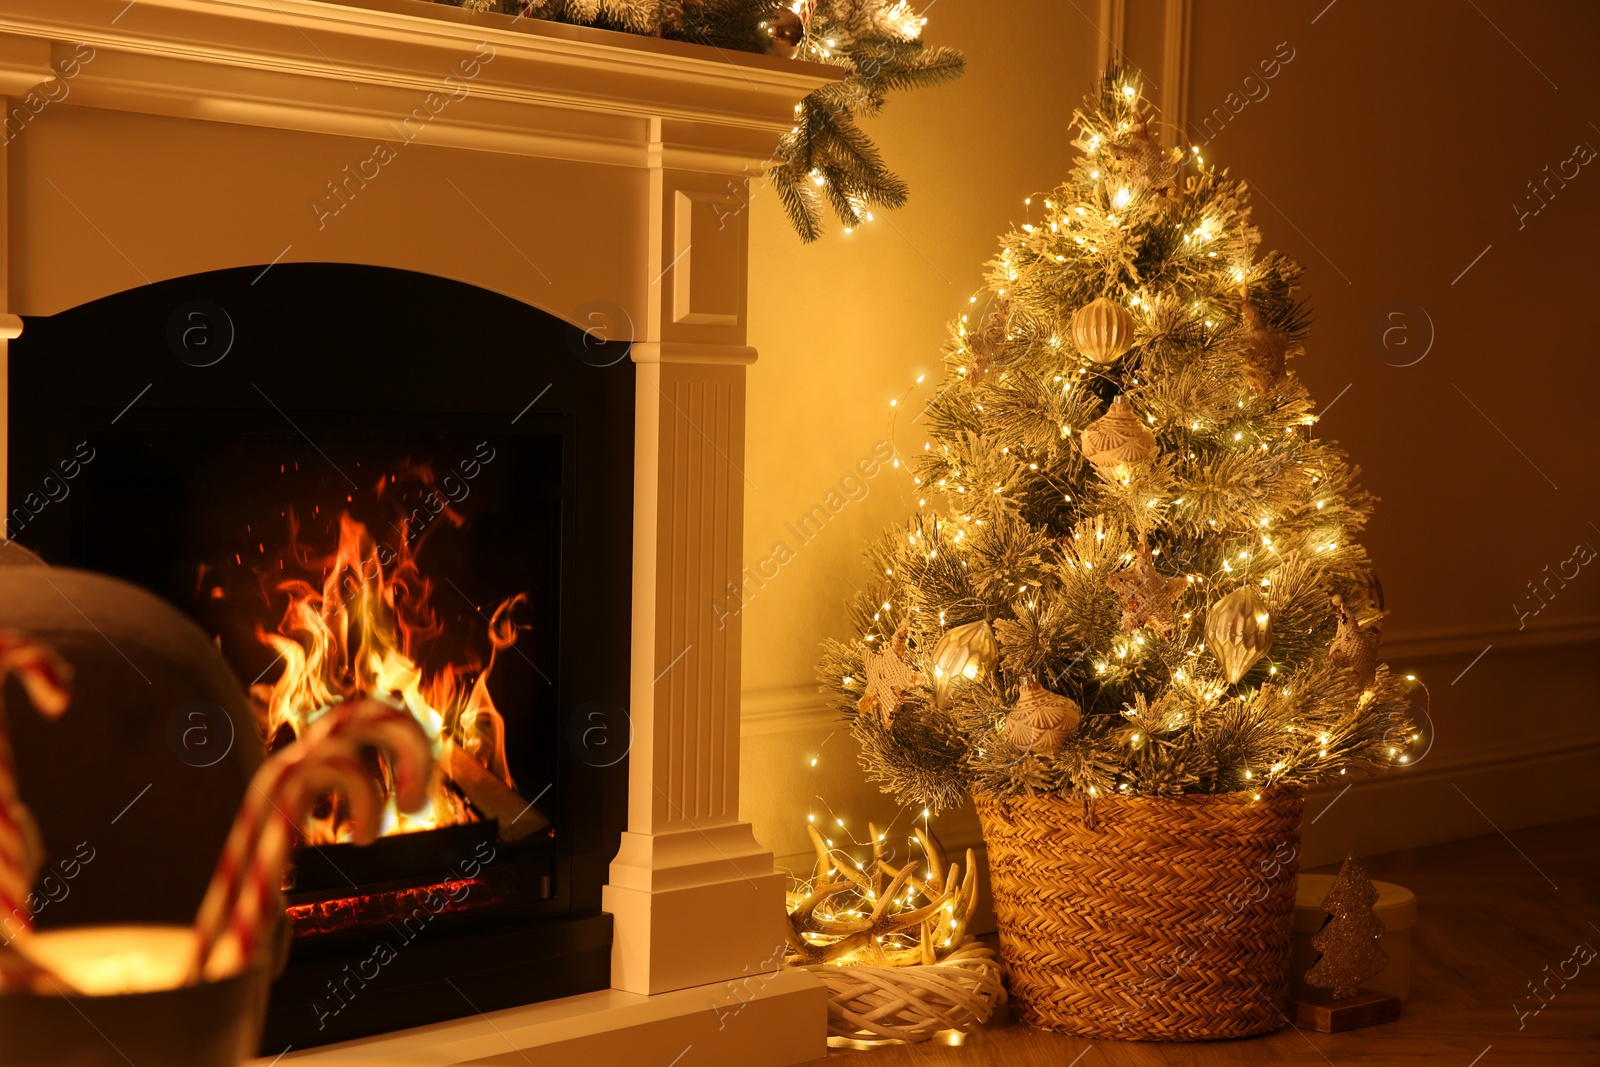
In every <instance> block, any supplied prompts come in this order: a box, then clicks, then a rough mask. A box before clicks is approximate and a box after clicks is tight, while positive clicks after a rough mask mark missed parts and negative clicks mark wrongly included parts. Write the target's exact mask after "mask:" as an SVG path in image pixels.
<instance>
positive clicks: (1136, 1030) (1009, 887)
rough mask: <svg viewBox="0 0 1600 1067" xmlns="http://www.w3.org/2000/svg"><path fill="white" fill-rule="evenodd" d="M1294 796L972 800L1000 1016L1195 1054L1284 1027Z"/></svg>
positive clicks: (1299, 803)
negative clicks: (982, 851)
mask: <svg viewBox="0 0 1600 1067" xmlns="http://www.w3.org/2000/svg"><path fill="white" fill-rule="evenodd" d="M1304 804H1305V791H1304V790H1303V789H1300V788H1294V787H1275V788H1269V789H1264V790H1262V792H1261V794H1260V799H1259V800H1256V799H1253V794H1249V793H1221V794H1210V795H1202V794H1195V795H1189V796H1182V797H1172V798H1160V797H1121V796H1112V797H1106V798H1104V799H1102V800H1101V801H1099V802H1098V803H1097V805H1096V806H1095V820H1094V825H1093V826H1090V825H1089V824H1088V823H1086V822H1085V820H1084V817H1083V810H1082V807H1081V805H1079V804H1078V803H1077V802H1075V801H1069V800H1063V799H1060V798H1059V797H1054V796H1018V797H1006V798H1003V799H999V798H992V797H978V798H977V808H978V816H979V818H980V819H981V821H982V823H983V837H984V841H985V842H986V843H987V844H988V848H989V878H990V886H991V891H992V893H993V894H994V907H995V915H996V918H997V919H998V921H999V927H1000V952H1001V956H1002V957H1003V958H1004V960H1005V963H1006V967H1007V970H1008V972H1009V985H1010V991H1011V995H1012V998H1013V1001H1014V1005H1015V1007H1014V1010H1015V1011H1016V1012H1017V1014H1018V1015H1019V1016H1020V1017H1021V1018H1022V1019H1023V1020H1025V1021H1026V1022H1028V1023H1030V1024H1032V1025H1034V1026H1039V1027H1043V1028H1045V1029H1049V1030H1059V1031H1062V1032H1065V1033H1071V1034H1078V1035H1081V1036H1084V1037H1098V1038H1121V1039H1124V1040H1143V1041H1195V1040H1204V1039H1210V1038H1225V1037H1245V1036H1248V1035H1250V1034H1261V1033H1266V1032H1268V1031H1271V1030H1275V1029H1277V1028H1278V1027H1280V1026H1282V1025H1284V1016H1283V1013H1282V1008H1283V1006H1284V1002H1285V1000H1286V999H1287V996H1288V991H1289V940H1290V934H1291V931H1292V926H1293V918H1294V894H1295V871H1296V869H1297V866H1298V863H1297V861H1298V856H1299V850H1300V813H1301V809H1302V808H1303V807H1304Z"/></svg>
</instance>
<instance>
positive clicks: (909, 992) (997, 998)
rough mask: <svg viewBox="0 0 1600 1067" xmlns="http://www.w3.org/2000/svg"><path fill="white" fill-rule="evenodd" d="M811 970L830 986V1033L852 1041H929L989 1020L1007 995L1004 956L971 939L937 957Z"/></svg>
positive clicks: (818, 967)
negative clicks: (906, 964) (1003, 980)
mask: <svg viewBox="0 0 1600 1067" xmlns="http://www.w3.org/2000/svg"><path fill="white" fill-rule="evenodd" d="M810 970H811V971H812V972H813V973H815V974H816V975H817V977H818V978H820V979H822V984H823V985H824V986H826V987H827V989H828V1036H829V1037H830V1038H833V1037H838V1038H846V1039H848V1040H849V1041H851V1042H863V1043H872V1042H884V1041H905V1042H908V1043H915V1042H918V1041H926V1040H928V1038H930V1037H932V1036H933V1035H934V1034H936V1033H938V1032H939V1031H941V1030H966V1029H968V1028H969V1027H972V1026H977V1025H979V1024H980V1023H983V1022H985V1021H987V1020H988V1018H989V1016H990V1015H992V1014H993V1013H994V1009H995V1005H997V1004H999V1003H1000V1002H1001V1001H1003V1000H1005V998H1006V990H1005V986H1004V985H1002V984H1001V982H1000V961H999V960H997V959H995V958H994V952H993V951H991V950H990V949H989V948H988V947H986V946H984V945H982V944H979V943H978V942H977V941H970V940H969V941H967V942H966V943H965V944H963V945H962V946H961V947H960V948H958V949H956V950H955V951H954V952H952V953H951V954H950V955H948V956H946V957H945V958H944V959H942V960H940V961H939V962H938V963H919V964H913V965H912V966H909V967H832V966H825V965H824V966H816V967H812V968H810Z"/></svg>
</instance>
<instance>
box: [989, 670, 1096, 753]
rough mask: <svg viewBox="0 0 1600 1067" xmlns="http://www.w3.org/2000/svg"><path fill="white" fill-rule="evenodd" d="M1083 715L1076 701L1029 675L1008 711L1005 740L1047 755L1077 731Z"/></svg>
mask: <svg viewBox="0 0 1600 1067" xmlns="http://www.w3.org/2000/svg"><path fill="white" fill-rule="evenodd" d="M1081 717H1082V711H1081V709H1079V707H1078V703H1077V701H1075V700H1073V699H1072V698H1071V697H1064V696H1062V695H1061V694H1060V693H1052V692H1051V691H1050V690H1048V689H1046V688H1045V687H1044V686H1042V685H1040V684H1039V683H1038V682H1037V681H1035V680H1034V677H1033V675H1031V674H1030V675H1027V676H1026V677H1024V678H1023V679H1022V684H1021V685H1020V686H1019V687H1018V688H1017V702H1016V704H1015V705H1013V706H1012V708H1011V710H1010V711H1008V712H1007V713H1006V722H1005V732H1006V740H1007V741H1010V742H1011V743H1012V744H1013V745H1016V746H1017V747H1018V748H1025V749H1027V750H1028V751H1029V752H1036V753H1039V754H1040V755H1046V756H1047V755H1049V754H1050V753H1052V752H1054V751H1056V750H1057V749H1059V748H1060V747H1061V742H1063V741H1065V740H1066V739H1067V738H1068V737H1070V736H1071V735H1073V734H1075V733H1077V732H1078V721H1079V719H1080V718H1081Z"/></svg>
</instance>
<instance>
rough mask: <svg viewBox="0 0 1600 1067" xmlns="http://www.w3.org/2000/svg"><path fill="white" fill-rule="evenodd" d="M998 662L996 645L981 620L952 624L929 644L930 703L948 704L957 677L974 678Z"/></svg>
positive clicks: (983, 673) (998, 647)
mask: <svg viewBox="0 0 1600 1067" xmlns="http://www.w3.org/2000/svg"><path fill="white" fill-rule="evenodd" d="M999 662H1000V646H999V645H997V644H995V640H994V631H993V630H991V629H989V624H988V622H987V621H985V620H983V619H979V620H978V621H977V622H969V623H966V624H964V625H962V626H952V627H950V629H948V630H946V631H945V632H944V634H943V635H942V636H941V637H940V638H939V640H938V643H937V644H935V645H934V646H933V702H934V703H935V704H937V705H938V706H939V707H941V708H945V707H949V706H950V686H951V685H952V684H954V682H955V680H956V679H957V678H965V679H966V680H968V681H977V680H978V679H979V678H982V677H983V676H984V675H987V674H988V673H989V672H990V671H992V670H994V667H995V664H997V663H999Z"/></svg>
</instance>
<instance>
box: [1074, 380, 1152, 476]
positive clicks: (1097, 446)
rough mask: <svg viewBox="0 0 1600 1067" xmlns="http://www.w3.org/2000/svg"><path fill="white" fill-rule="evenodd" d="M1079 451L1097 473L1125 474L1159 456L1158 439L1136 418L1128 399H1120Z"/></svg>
mask: <svg viewBox="0 0 1600 1067" xmlns="http://www.w3.org/2000/svg"><path fill="white" fill-rule="evenodd" d="M1078 447H1079V448H1080V449H1081V450H1082V451H1083V458H1084V459H1086V460H1088V461H1089V462H1090V463H1091V464H1093V465H1094V468H1095V470H1098V471H1102V472H1105V473H1109V474H1122V473H1126V471H1127V470H1128V469H1129V468H1131V467H1137V466H1140V465H1141V464H1144V463H1147V462H1149V461H1150V458H1151V457H1152V456H1154V455H1155V454H1156V435H1155V433H1154V432H1152V431H1151V429H1150V427H1149V426H1148V425H1146V423H1145V421H1144V420H1143V419H1141V418H1139V416H1138V415H1135V414H1134V412H1133V408H1132V407H1131V406H1130V405H1129V404H1128V401H1127V398H1125V397H1121V396H1119V397H1117V398H1116V399H1115V400H1113V401H1112V402H1111V407H1110V409H1109V410H1108V411H1107V412H1106V413H1105V414H1104V415H1102V416H1100V417H1099V418H1098V419H1096V420H1095V421H1094V422H1091V423H1090V424H1089V425H1088V427H1086V428H1085V429H1084V431H1083V433H1082V434H1080V435H1079V437H1078Z"/></svg>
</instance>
